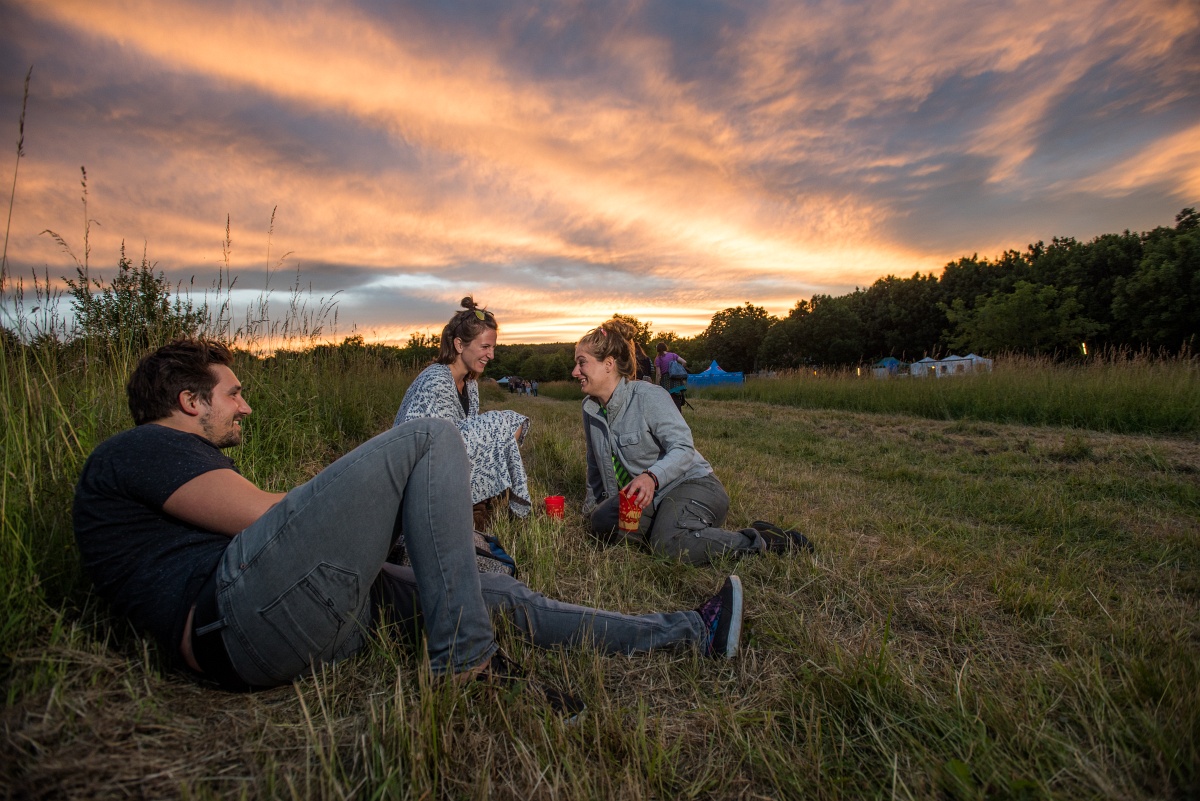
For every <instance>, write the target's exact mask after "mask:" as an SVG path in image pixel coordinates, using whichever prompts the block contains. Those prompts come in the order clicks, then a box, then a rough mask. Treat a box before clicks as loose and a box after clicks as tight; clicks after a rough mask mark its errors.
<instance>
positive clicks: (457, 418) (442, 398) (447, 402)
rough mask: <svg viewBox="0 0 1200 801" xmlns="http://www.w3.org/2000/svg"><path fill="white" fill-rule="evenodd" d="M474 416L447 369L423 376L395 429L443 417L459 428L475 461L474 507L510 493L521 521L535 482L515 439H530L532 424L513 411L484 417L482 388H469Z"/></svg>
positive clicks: (414, 384) (473, 384) (406, 395)
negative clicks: (421, 419)
mask: <svg viewBox="0 0 1200 801" xmlns="http://www.w3.org/2000/svg"><path fill="white" fill-rule="evenodd" d="M467 394H468V396H469V398H470V412H468V413H466V414H464V413H463V408H462V401H461V400H459V397H458V390H457V388H456V387H455V386H454V376H453V375H451V373H450V368H449V367H448V366H447V365H444V364H431V365H430V366H429V367H426V368H425V369H424V370H422V371H421V374H420V375H419V376H417V377H416V379H415V380H414V381H413V382H412V384H411V385H410V386H409V387H408V391H407V392H405V393H404V400H403V401H402V402H401V404H400V411H399V412H397V413H396V421H395V423H393V425H394V426H398V425H400V424H401V423H404V422H407V421H409V420H415V419H417V418H419V417H442V418H445V419H447V420H451V421H453V422H454V425H456V426H457V427H458V432H459V433H460V434H462V438H463V442H465V443H466V445H467V455H468V456H469V457H471V503H479V502H480V501H483V500H487V499H488V498H491V497H494V496H496V495H499V494H500V493H502V492H504V491H505V490H511V492H510V493H509V503H508V505H509V508H510V509H512V512H513V514H515V515H517V516H518V517H525V516H526V515H528V514H529V509H530V505H531V504H530V500H529V481H528V480H527V479H526V477H525V465H524V463H522V461H521V443H520V442H518V441H517V439H516V437H515V434H516V432H517V430H518V429H522V430H523V433H522V435H521V438H522V440H524V437H525V434H527V433H529V418H528V417H526V416H525V415H523V414H518V413H517V412H514V411H511V410H507V409H506V410H504V411H497V412H484V413H483V414H480V413H479V384H478V383H477V382H475V381H468V382H467Z"/></svg>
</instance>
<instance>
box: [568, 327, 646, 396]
mask: <svg viewBox="0 0 1200 801" xmlns="http://www.w3.org/2000/svg"><path fill="white" fill-rule="evenodd" d="M633 333H636V330H635V329H634V327H633V326H632V325H630V324H629V323H627V322H625V321H624V320H619V319H615V318H614V319H612V320H609V321H608V322H606V323H605V324H604V325H602V326H600V327H599V328H593V329H592V330H591V331H588V332H587V333H586V334H584V335H583V337H582V338H581V339H580V340H579V344H580V345H582V346H584V347H585V348H587V349H588V352H589V353H591V354H592V356H593V357H595V359H596V360H597V361H601V362H602V361H604V360H605V359H607V358H608V357H609V356H612V357H613V361H615V362H616V363H617V372H618V373H620V374H621V375H623V376H625V377H626V378H628V379H629V380H630V381H633V380H634V378H635V376H636V375H637V367H636V365H635V363H634V360H633V348H634V345H633V340H631V339H630V338H629V337H630V335H631V334H633Z"/></svg>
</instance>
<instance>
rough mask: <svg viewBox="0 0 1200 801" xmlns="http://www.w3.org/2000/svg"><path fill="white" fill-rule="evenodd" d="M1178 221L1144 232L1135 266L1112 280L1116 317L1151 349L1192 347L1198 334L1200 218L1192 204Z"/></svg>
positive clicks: (1132, 334)
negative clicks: (1171, 226) (1143, 241)
mask: <svg viewBox="0 0 1200 801" xmlns="http://www.w3.org/2000/svg"><path fill="white" fill-rule="evenodd" d="M1176 220H1177V221H1179V224H1178V225H1177V226H1176V228H1174V229H1171V228H1158V229H1156V230H1154V231H1151V232H1150V233H1148V234H1146V235H1145V236H1144V240H1145V244H1144V254H1145V255H1144V257H1143V258H1142V260H1141V262H1140V263H1139V264H1138V266H1137V269H1136V271H1134V273H1133V274H1132V275H1130V276H1128V277H1122V278H1117V279H1116V280H1115V281H1114V283H1113V300H1112V311H1113V317H1114V319H1115V320H1116V322H1117V323H1118V324H1119V325H1121V326H1122V327H1124V328H1127V329H1128V331H1129V333H1130V336H1131V339H1132V340H1133V341H1134V342H1136V343H1139V344H1142V345H1147V346H1149V347H1152V348H1167V349H1170V350H1176V349H1178V348H1179V347H1181V346H1182V345H1184V344H1185V343H1188V344H1191V345H1193V346H1194V345H1195V344H1196V336H1197V334H1200V312H1198V311H1197V309H1200V221H1197V219H1196V214H1195V212H1194V211H1193V210H1191V209H1184V210H1183V212H1180V215H1179V216H1177V217H1176Z"/></svg>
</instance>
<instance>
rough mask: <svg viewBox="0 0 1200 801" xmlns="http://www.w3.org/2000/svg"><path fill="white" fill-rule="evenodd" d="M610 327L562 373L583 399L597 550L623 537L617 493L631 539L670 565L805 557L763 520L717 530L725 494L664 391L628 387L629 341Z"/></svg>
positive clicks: (790, 535) (801, 544)
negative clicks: (634, 513) (633, 508)
mask: <svg viewBox="0 0 1200 801" xmlns="http://www.w3.org/2000/svg"><path fill="white" fill-rule="evenodd" d="M617 322H618V323H619V322H620V321H617ZM612 323H613V321H609V322H606V323H605V324H604V325H602V326H600V327H599V328H595V329H593V330H591V331H589V332H588V333H587V334H585V335H584V336H583V338H582V339H580V340H579V343H578V344H577V345H576V346H575V368H574V370H573V371H572V372H571V375H572V376H573V377H574V378H575V379H576V380H577V381H579V385H580V387H581V388H582V389H583V394H584V395H585V396H586V397H585V398H584V400H583V429H584V440H585V442H586V444H587V489H586V492H587V495H586V498H585V500H584V513H585V514H586V515H587V516H588V525H589V527H590V530H591V532H592V534H593V535H594V536H595V537H596V538H597V539H599V540H600V541H602V542H604V543H614V542H618V541H622V540H624V539H627V538H626V537H625V535H623V534H622V533H621V532H620V530H619V528H618V512H619V504H620V501H619V496H618V493H620V492H624V493H626V494H627V495H631V496H632V497H633V498H634V500H635V501H636V503H637V504H638V506H639V507H640V508H641V510H642V514H641V521H640V527H639V529H638V531H637V534H636V536H633V537H632V539H633V540H634V541H635V542H636V544H641V545H645V546H648V547H649V548H650V549H651V550H652V551H654V552H655V553H657V554H660V555H662V556H666V557H668V558H671V559H679V560H681V561H683V562H687V563H689V564H695V565H702V564H707V563H708V562H710V561H711V560H712V559H713V558H715V557H718V556H721V555H723V554H734V555H743V554H753V553H768V552H770V553H781V554H782V553H793V552H798V551H800V550H807V551H811V550H812V545H811V543H809V541H808V539H807V538H806V537H805V536H804V535H803V534H801V533H800V532H798V531H790V530H789V531H784V530H782V529H780V528H779V527H778V526H776V525H774V524H772V523H768V522H766V521H763V520H756V521H754V522H753V523H752V524H751V525H750V526H749V527H748V528H743V529H740V530H738V531H728V530H726V529H724V528H721V526H722V525H723V524H724V522H725V515H726V514H727V513H728V511H729V495H728V494H727V493H726V492H725V487H724V486H722V484H721V482H720V481H719V480H718V479H717V477H716V476H715V475H714V474H713V470H712V466H711V465H709V463H708V462H707V461H706V460H705V459H704V457H703V456H701V455H700V453H699V451H697V450H696V447H695V444H694V443H693V441H692V431H691V429H690V428H689V427H688V424H687V422H686V421H684V419H683V415H681V414H679V411H678V409H676V408H675V407H674V405H673V404H672V401H671V398H670V396H669V395H668V394H667V392H666V391H665V390H664V389H663V388H662V387H660V386H657V385H655V384H651V383H649V382H646V381H636V380H634V375H635V373H634V370H635V367H634V361H633V360H634V355H633V354H634V349H633V346H632V343H631V342H630V341H629V340H628V339H627V338H626V337H624V336H622V335H621V334H620V333H619V330H620V326H619V325H618V326H616V327H614V326H613V325H612Z"/></svg>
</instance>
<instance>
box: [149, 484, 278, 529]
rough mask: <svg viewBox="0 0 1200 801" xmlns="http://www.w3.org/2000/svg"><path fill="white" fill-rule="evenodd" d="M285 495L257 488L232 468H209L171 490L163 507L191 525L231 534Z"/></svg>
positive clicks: (253, 519) (249, 522)
mask: <svg viewBox="0 0 1200 801" xmlns="http://www.w3.org/2000/svg"><path fill="white" fill-rule="evenodd" d="M284 495H285V493H282V492H266V491H264V490H260V489H259V488H258V487H256V486H254V485H253V484H251V483H250V482H249V481H248V480H247V479H246V478H245V477H244V476H242V475H241V474H240V473H238V472H236V471H234V470H210V471H209V472H207V473H202V474H201V475H198V476H196V477H195V478H193V479H192V480H191V481H189V482H188V483H186V484H184V485H183V486H182V487H180V488H179V489H177V490H175V492H173V493H171V497H170V498H167V502H166V503H164V504H163V511H165V512H166V513H167V514H169V515H172V516H174V517H177V518H179V519H180V520H183V521H184V522H187V523H191V524H192V525H193V526H199V527H200V528H202V529H205V530H207V531H215V532H217V533H219V534H228V535H229V536H231V537H232V536H233V535H234V534H237V533H238V532H239V531H241V530H242V529H244V528H245V527H246V526H248V525H250V524H251V523H253V522H254V521H255V520H258V518H260V517H262V516H263V514H264V513H265V512H266V511H267V510H268V509H270V508H271V507H272V506H274V505H275V504H277V503H279V501H280V499H281V498H283V496H284Z"/></svg>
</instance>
